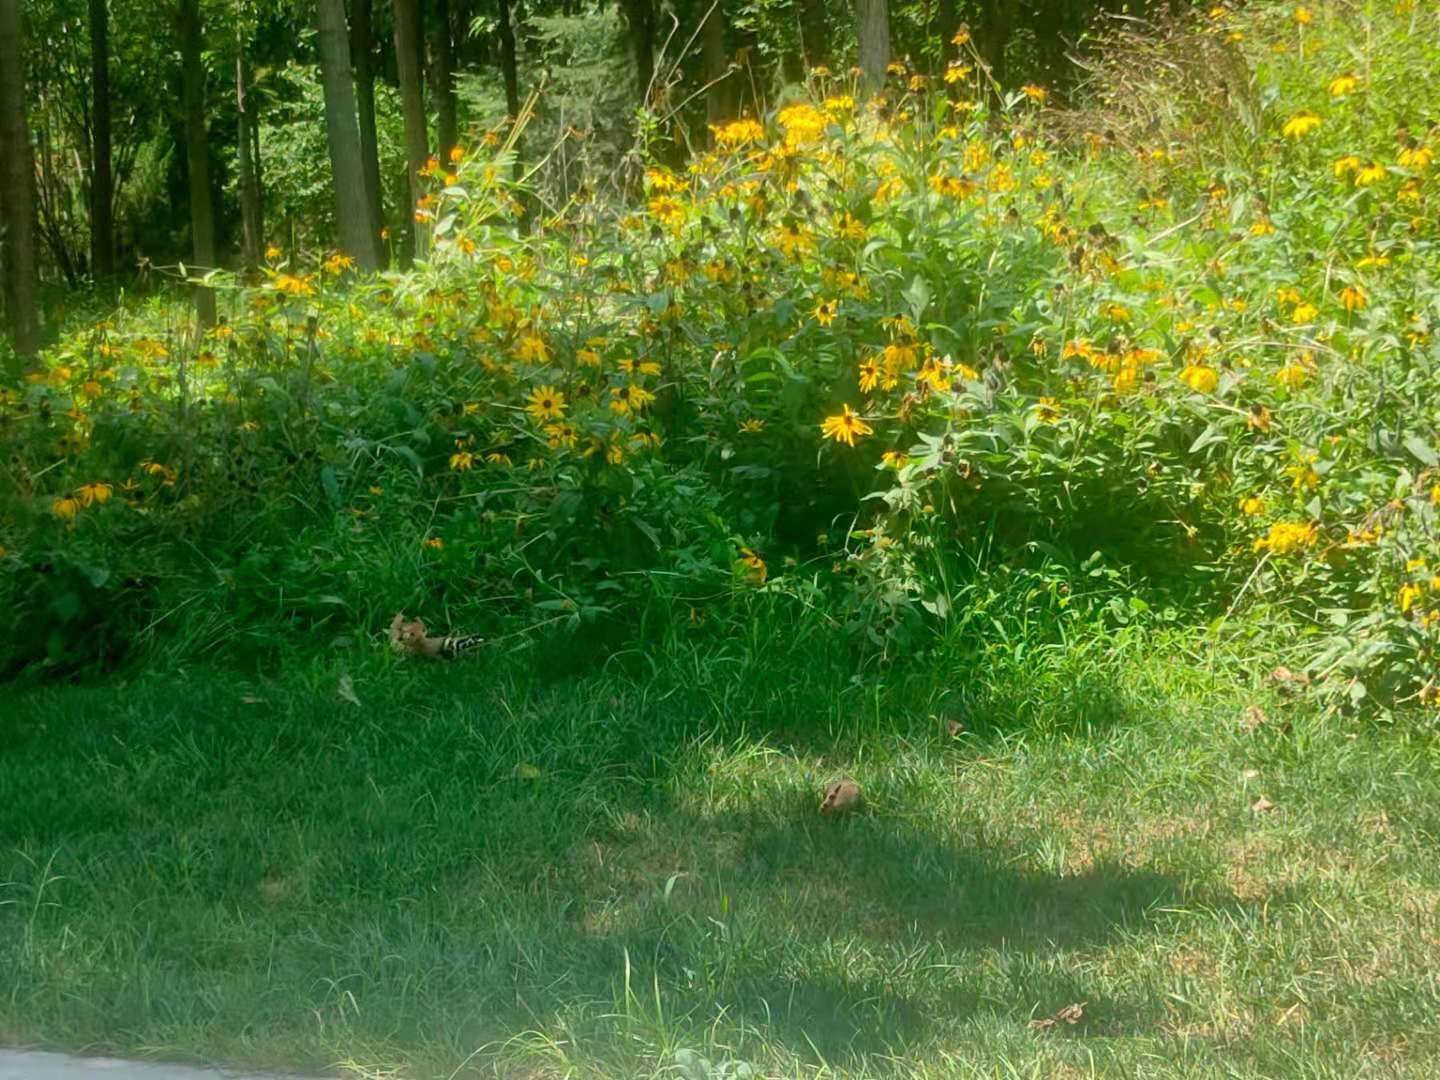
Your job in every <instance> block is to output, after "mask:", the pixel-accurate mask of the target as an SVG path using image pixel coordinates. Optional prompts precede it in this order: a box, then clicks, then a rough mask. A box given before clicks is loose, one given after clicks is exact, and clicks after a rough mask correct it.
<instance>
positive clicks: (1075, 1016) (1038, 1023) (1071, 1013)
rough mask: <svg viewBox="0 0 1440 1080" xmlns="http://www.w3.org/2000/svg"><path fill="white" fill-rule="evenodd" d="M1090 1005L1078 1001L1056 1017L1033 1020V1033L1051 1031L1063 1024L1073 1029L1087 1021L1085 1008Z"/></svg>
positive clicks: (1031, 1026) (1031, 1025)
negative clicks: (1082, 1021) (1081, 1022)
mask: <svg viewBox="0 0 1440 1080" xmlns="http://www.w3.org/2000/svg"><path fill="white" fill-rule="evenodd" d="M1088 1004H1089V1002H1088V1001H1077V1002H1075V1004H1073V1005H1066V1006H1065V1007H1064V1008H1063V1009H1061V1010H1060V1011H1059V1012H1057V1013H1056V1014H1055V1015H1054V1016H1045V1017H1042V1018H1040V1019H1039V1020H1031V1021H1030V1029H1031V1030H1032V1031H1049V1030H1050V1029H1051V1028H1056V1027H1059V1026H1060V1025H1061V1024H1066V1025H1068V1026H1071V1027H1073V1026H1074V1025H1076V1024H1078V1023H1080V1021H1081V1020H1084V1019H1085V1006H1086V1005H1088Z"/></svg>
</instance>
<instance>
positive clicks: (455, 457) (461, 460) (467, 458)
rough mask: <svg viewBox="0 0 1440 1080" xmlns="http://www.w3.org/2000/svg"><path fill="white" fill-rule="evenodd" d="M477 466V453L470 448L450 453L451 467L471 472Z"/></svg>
mask: <svg viewBox="0 0 1440 1080" xmlns="http://www.w3.org/2000/svg"><path fill="white" fill-rule="evenodd" d="M474 467H475V455H474V454H472V453H470V451H468V450H458V451H456V452H455V453H453V454H451V455H450V468H452V469H454V470H455V471H456V472H469V471H470V470H471V469H472V468H474Z"/></svg>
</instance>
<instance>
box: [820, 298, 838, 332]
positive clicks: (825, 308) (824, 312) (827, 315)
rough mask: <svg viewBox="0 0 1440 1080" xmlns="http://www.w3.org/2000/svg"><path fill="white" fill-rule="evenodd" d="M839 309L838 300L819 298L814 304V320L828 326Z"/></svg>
mask: <svg viewBox="0 0 1440 1080" xmlns="http://www.w3.org/2000/svg"><path fill="white" fill-rule="evenodd" d="M839 310H840V301H839V300H821V301H820V302H819V303H818V304H816V305H815V321H816V322H817V323H819V324H820V325H821V326H829V325H830V324H831V323H833V322H834V321H835V315H836V313H838V312H839Z"/></svg>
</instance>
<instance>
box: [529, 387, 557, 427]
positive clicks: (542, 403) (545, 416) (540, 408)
mask: <svg viewBox="0 0 1440 1080" xmlns="http://www.w3.org/2000/svg"><path fill="white" fill-rule="evenodd" d="M528 401H529V404H527V405H526V406H525V411H526V412H528V413H529V414H530V415H531V416H533V417H534V418H535V420H536V421H537V422H543V421H546V420H558V419H560V418H561V417H562V416H564V415H565V408H566V406H565V395H564V394H562V393H561V392H560V391H559V390H556V389H555V387H553V386H537V387H535V389H533V390H531V391H530V397H529V399H528Z"/></svg>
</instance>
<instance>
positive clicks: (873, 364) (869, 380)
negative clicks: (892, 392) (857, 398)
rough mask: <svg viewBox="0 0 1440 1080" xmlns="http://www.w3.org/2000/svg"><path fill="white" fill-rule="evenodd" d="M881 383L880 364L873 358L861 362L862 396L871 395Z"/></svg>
mask: <svg viewBox="0 0 1440 1080" xmlns="http://www.w3.org/2000/svg"><path fill="white" fill-rule="evenodd" d="M879 381H880V364H879V362H878V361H876V360H875V358H874V357H871V358H870V359H869V360H862V361H861V362H860V392H861V393H862V394H868V393H870V391H871V390H874V389H875V386H876V384H877V383H878V382H879Z"/></svg>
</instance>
